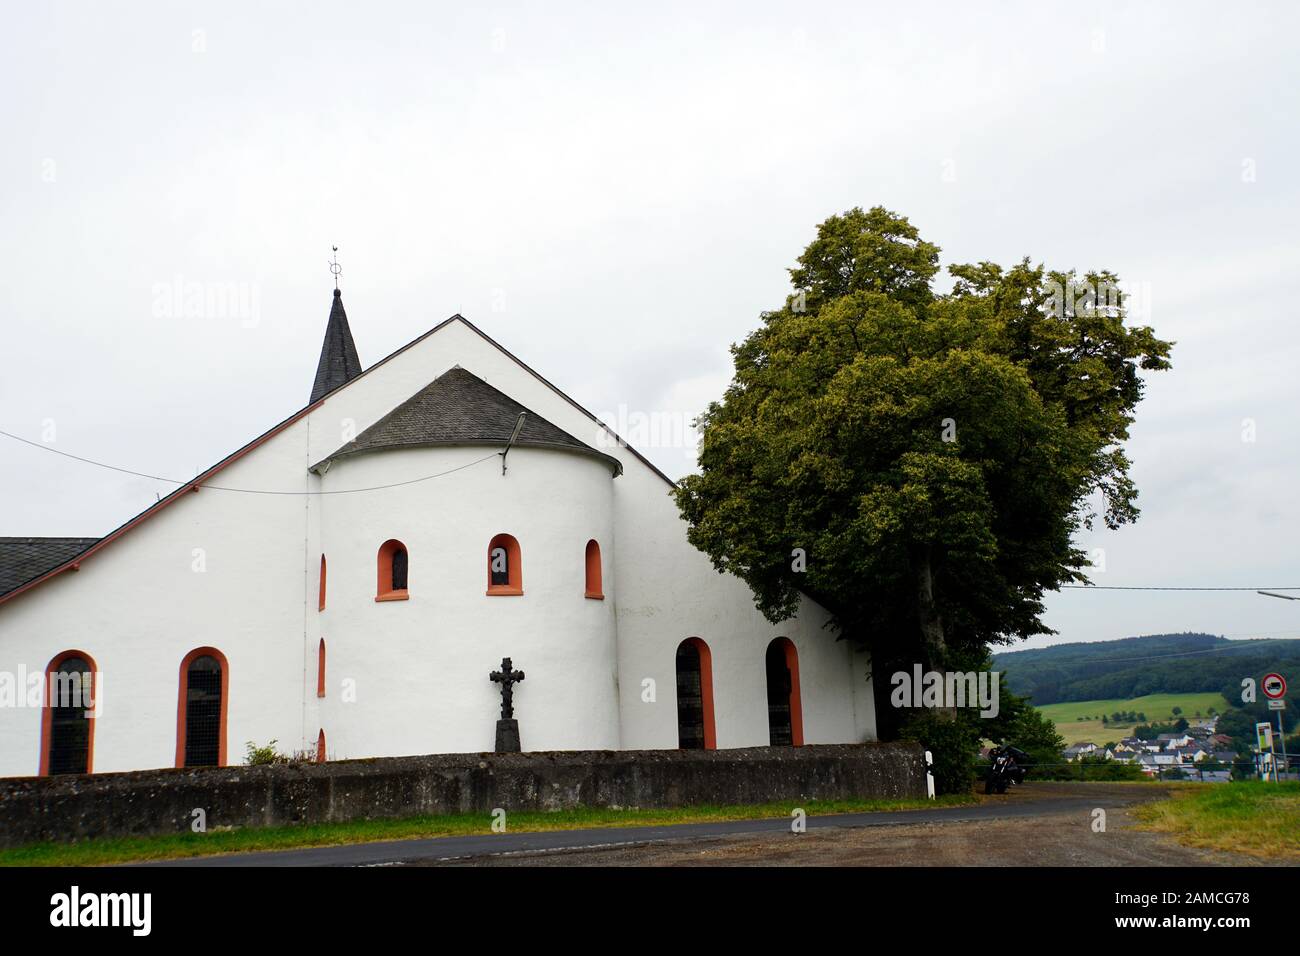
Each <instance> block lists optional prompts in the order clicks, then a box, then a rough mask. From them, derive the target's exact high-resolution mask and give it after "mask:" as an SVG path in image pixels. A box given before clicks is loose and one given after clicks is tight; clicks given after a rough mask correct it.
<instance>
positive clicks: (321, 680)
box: [316, 637, 325, 697]
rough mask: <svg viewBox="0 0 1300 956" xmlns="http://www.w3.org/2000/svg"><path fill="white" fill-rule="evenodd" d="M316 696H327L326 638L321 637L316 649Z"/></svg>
mask: <svg viewBox="0 0 1300 956" xmlns="http://www.w3.org/2000/svg"><path fill="white" fill-rule="evenodd" d="M316 696H317V697H324V696H325V638H323V637H322V638H321V639H320V647H318V648H317V649H316Z"/></svg>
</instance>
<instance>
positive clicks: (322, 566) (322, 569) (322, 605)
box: [316, 554, 325, 611]
mask: <svg viewBox="0 0 1300 956" xmlns="http://www.w3.org/2000/svg"><path fill="white" fill-rule="evenodd" d="M316 610H318V611H323V610H325V555H323V554H322V555H321V556H320V601H319V603H318V606H317V608H316Z"/></svg>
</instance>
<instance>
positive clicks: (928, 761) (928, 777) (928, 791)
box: [925, 750, 934, 800]
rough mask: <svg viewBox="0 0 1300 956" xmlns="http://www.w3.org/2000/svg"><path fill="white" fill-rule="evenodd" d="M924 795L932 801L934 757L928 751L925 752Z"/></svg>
mask: <svg viewBox="0 0 1300 956" xmlns="http://www.w3.org/2000/svg"><path fill="white" fill-rule="evenodd" d="M925 795H926V796H927V797H928V798H929V799H931V800H933V799H934V757H932V756H931V755H930V751H928V750H927V751H926V752H925Z"/></svg>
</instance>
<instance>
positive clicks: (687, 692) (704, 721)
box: [677, 637, 718, 750]
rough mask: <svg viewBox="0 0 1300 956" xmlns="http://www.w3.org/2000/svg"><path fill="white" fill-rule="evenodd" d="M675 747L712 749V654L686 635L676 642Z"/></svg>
mask: <svg viewBox="0 0 1300 956" xmlns="http://www.w3.org/2000/svg"><path fill="white" fill-rule="evenodd" d="M677 746H678V747H680V748H681V749H682V750H714V749H716V748H717V746H718V742H717V737H716V734H715V733H714V729H713V656H712V655H711V654H710V653H709V645H707V644H705V643H704V642H703V641H702V640H700V639H699V638H698V637H688V638H687V639H686V640H684V641H682V642H681V643H680V644H679V645H677Z"/></svg>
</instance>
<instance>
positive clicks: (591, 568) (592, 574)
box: [586, 538, 605, 601]
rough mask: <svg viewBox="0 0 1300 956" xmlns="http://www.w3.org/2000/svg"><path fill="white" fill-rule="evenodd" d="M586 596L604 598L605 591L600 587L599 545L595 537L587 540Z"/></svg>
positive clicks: (595, 598)
mask: <svg viewBox="0 0 1300 956" xmlns="http://www.w3.org/2000/svg"><path fill="white" fill-rule="evenodd" d="M586 561H587V597H589V598H592V599H593V600H596V601H603V600H605V592H604V591H602V590H601V587H600V545H599V544H597V543H596V539H595V538H593V539H592V540H590V541H588V542H587V558H586Z"/></svg>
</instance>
